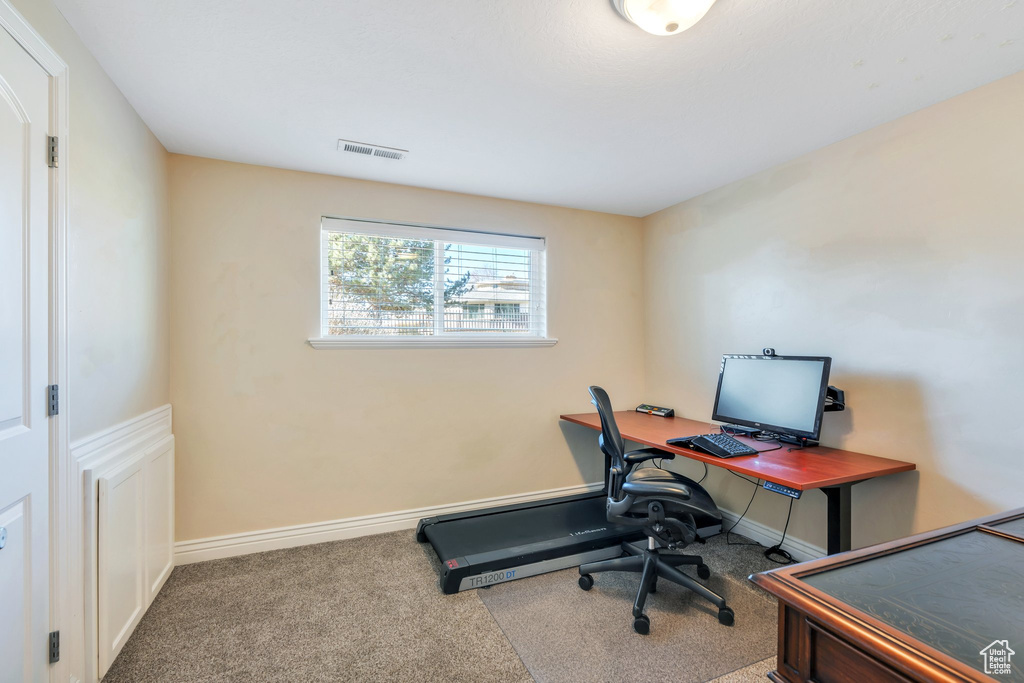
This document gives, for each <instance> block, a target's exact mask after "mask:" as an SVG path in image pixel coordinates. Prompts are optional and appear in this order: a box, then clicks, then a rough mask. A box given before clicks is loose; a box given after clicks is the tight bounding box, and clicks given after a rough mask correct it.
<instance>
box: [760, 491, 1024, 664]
mask: <svg viewBox="0 0 1024 683" xmlns="http://www.w3.org/2000/svg"><path fill="white" fill-rule="evenodd" d="M751 580H752V581H753V582H754V583H755V584H757V585H758V586H760V587H761V588H763V589H764V590H766V591H768V592H769V593H771V594H772V595H774V596H775V597H777V598H778V599H779V650H778V662H777V664H776V670H775V671H773V672H772V673H771V674H769V678H771V679H772V680H773V681H777V682H778V683H797V682H798V681H903V682H906V681H929V682H930V681H993V680H1006V681H1010V680H1015V681H1018V680H1022V678H1024V675H1022V672H1024V666H1022V664H1021V660H1020V659H1019V658H1018V659H1013V654H1014V653H1013V652H1012V650H1011V648H1014V647H1015V648H1016V649H1017V651H1020V649H1021V648H1020V646H1021V644H1022V641H1021V637H1022V636H1024V508H1020V509H1018V510H1013V511H1011V512H1005V513H1001V514H998V515H992V516H990V517H985V518H982V519H978V520H974V521H971V522H965V523H963V524H957V525H955V526H951V527H947V528H945V529H938V530H936V531H929V532H927V533H923V534H918V535H916V536H911V537H909V538H904V539H899V540H896V541H890V542H888V543H881V544H879V545H876V546H871V547H868V548H862V549H860V550H854V551H852V552H848V553H843V554H841V555H836V556H834V557H826V558H822V559H820V560H814V561H812V562H804V563H802V564H797V565H790V566H787V567H781V568H779V569H774V570H772V571H769V572H764V573H761V574H755V575H754V576H752V577H751ZM1008 650H1010V651H1009V652H1007V651H1008ZM1007 655H1009V657H1008V656H1007ZM986 667H987V668H988V670H989V673H991V674H993V676H989V675H986Z"/></svg>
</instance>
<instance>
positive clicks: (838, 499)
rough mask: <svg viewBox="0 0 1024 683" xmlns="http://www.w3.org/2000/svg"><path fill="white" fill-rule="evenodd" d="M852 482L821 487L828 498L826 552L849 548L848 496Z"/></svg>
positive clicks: (837, 551) (839, 551)
mask: <svg viewBox="0 0 1024 683" xmlns="http://www.w3.org/2000/svg"><path fill="white" fill-rule="evenodd" d="M852 488H853V484H840V485H839V486H829V487H827V488H823V489H822V492H823V493H824V494H825V498H827V499H828V554H829V555H835V554H836V553H841V552H845V551H847V550H849V549H850V498H851V489H852Z"/></svg>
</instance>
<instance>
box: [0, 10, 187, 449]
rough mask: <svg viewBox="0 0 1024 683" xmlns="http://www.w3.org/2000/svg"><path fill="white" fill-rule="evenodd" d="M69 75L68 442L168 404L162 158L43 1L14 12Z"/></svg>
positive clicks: (65, 143)
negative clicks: (60, 61)
mask: <svg viewBox="0 0 1024 683" xmlns="http://www.w3.org/2000/svg"><path fill="white" fill-rule="evenodd" d="M12 4H13V5H14V7H15V9H17V10H18V11H19V12H20V13H21V14H22V16H24V17H25V18H26V19H27V20H28V22H29V23H30V24H31V25H32V26H33V27H34V28H35V29H36V31H38V32H39V34H40V35H42V37H43V39H45V40H46V41H47V43H49V45H50V47H52V48H53V49H54V50H55V51H56V52H57V53H58V54H59V55H60V56H61V58H63V59H64V61H65V63H67V65H68V73H69V82H70V87H71V101H70V103H69V109H70V116H71V118H70V139H68V140H62V141H61V152H62V157H63V160H64V163H68V164H69V173H70V178H69V184H70V202H69V212H68V213H69V223H68V263H69V272H68V319H69V320H68V332H69V347H68V353H69V372H70V377H69V381H70V384H71V386H70V387H66V389H70V391H69V392H65V393H64V398H65V399H66V400H67V399H70V402H69V403H65V405H70V406H71V408H70V416H71V417H70V419H71V422H70V427H71V439H72V440H75V439H78V438H81V437H83V436H87V435H89V434H92V433H94V432H96V431H99V430H101V429H105V428H107V427H110V426H111V425H114V424H116V423H118V422H121V421H123V420H127V419H130V418H132V417H135V416H137V415H139V414H140V413H144V412H146V411H148V410H151V409H153V408H156V407H157V406H160V405H163V404H165V403H167V401H168V398H169V381H168V362H169V361H168V358H169V351H168V329H167V323H168V318H167V311H168V294H167V265H166V264H167V234H166V226H167V168H166V166H167V153H166V151H165V150H164V148H163V146H161V144H160V143H159V142H158V141H157V139H156V138H155V137H154V136H153V134H152V133H151V132H150V131H149V129H148V128H147V127H146V126H145V124H144V123H142V120H141V119H140V118H139V117H138V115H137V114H136V113H135V110H134V109H132V107H131V106H130V105H129V104H128V102H127V101H126V100H125V99H124V97H123V96H122V95H121V92H120V91H119V90H118V89H117V87H116V86H115V85H114V84H113V82H111V80H110V79H109V78H108V77H107V75H106V74H105V73H104V72H103V70H102V69H101V68H100V66H99V64H98V63H97V62H96V60H95V59H93V57H92V55H91V54H89V52H88V51H87V50H86V49H85V46H84V45H82V43H81V41H80V40H79V39H78V36H77V35H75V33H74V31H72V29H71V27H70V26H69V25H68V24H67V22H66V21H64V17H63V16H61V14H60V13H59V12H58V11H57V9H56V8H55V7H54V5H53V4H52V3H51V2H50V1H49V0H12Z"/></svg>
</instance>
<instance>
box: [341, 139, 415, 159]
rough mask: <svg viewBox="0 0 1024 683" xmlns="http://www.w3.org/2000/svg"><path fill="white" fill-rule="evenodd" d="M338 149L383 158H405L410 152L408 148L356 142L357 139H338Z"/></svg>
mask: <svg viewBox="0 0 1024 683" xmlns="http://www.w3.org/2000/svg"><path fill="white" fill-rule="evenodd" d="M338 150H339V151H342V152H351V153H352V154H362V155H363V156H368V157H380V158H381V159H395V160H396V161H397V160H399V159H404V158H405V157H406V155H408V154H409V150H407V149H398V148H397V147H384V146H382V145H371V144H370V143H368V142H356V141H355V140H338Z"/></svg>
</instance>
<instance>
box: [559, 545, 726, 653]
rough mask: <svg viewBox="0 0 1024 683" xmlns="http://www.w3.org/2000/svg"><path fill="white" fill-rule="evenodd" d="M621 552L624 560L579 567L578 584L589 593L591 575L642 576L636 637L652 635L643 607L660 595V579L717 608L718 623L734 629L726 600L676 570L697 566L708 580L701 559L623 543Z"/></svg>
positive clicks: (635, 606) (635, 607)
mask: <svg viewBox="0 0 1024 683" xmlns="http://www.w3.org/2000/svg"><path fill="white" fill-rule="evenodd" d="M622 550H623V552H624V553H626V556H625V557H617V558H615V559H612V560H601V561H599V562H588V563H587V564H583V565H580V580H579V584H580V588H582V589H583V590H590V588H591V587H592V586H593V585H594V578H593V577H592V576H591V574H597V573H599V572H633V573H636V574H640V575H641V576H640V588H639V589H638V590H637V593H636V600H634V602H633V628H634V629H635V630H636V632H637V633H640V634H644V635H646V634H647V633H648V632H649V631H650V623H651V622H650V619H648V618H647V616H646V615H645V614H644V605H645V604H646V603H647V596H648V595H649V594H651V593H654V592H656V591H657V586H658V579H659V578H662V579H665V580H667V581H671V582H672V583H675V584H679V585H680V586H684V587H685V588H688V589H690V590H691V591H693V592H694V593H696V594H697V595H699V596H700V597H702V598H704V599H705V600H707V601H708V602H710V603H711V604H713V605H714V606H715V607H717V608H718V621H719V622H720V623H722V624H724V625H726V626H732V624H733V621H734V619H735V615H734V614H733V611H732V609H731V608H730V607H729V606H728V605H726V604H725V598H723V597H722V596H720V595H718V594H717V593H715V592H714V591H711V590H709V589H708V588H707V587H706V586H703V585H701V584H699V583H697V582H696V581H694V580H693V579H692V578H690V577H689V576H687V575H686V574H684V573H683V572H681V571H679V570H678V569H677V567H681V566H696V567H697V575H698V576H699V577H700V578H702V579H707V578H709V577H710V576H711V570H710V569H708V566H707V565H706V564H704V560H703V559H701V558H700V556H698V555H675V554H672V555H660V554H659V553H658V550H657V549H656V548H654V549H651V548H648V549H640V548H637V547H636V546H633V545H631V544H629V543H623V544H622Z"/></svg>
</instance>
